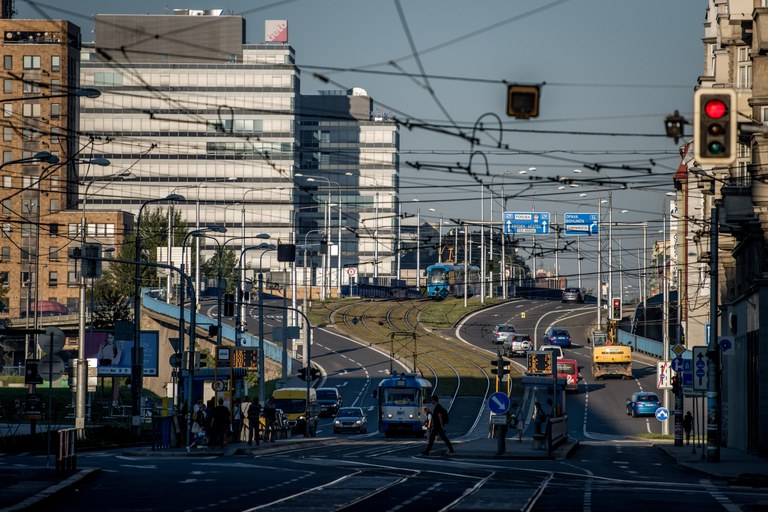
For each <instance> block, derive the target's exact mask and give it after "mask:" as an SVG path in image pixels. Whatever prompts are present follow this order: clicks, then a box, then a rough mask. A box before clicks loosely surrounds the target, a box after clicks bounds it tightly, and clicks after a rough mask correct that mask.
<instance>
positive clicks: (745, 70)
mask: <svg viewBox="0 0 768 512" xmlns="http://www.w3.org/2000/svg"><path fill="white" fill-rule="evenodd" d="M737 87H740V88H742V89H750V88H751V87H752V59H751V57H750V55H749V47H748V46H743V47H741V48H739V81H738V84H737Z"/></svg>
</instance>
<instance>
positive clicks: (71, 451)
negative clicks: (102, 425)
mask: <svg viewBox="0 0 768 512" xmlns="http://www.w3.org/2000/svg"><path fill="white" fill-rule="evenodd" d="M58 432H59V450H58V453H57V454H56V472H57V473H64V472H69V471H74V470H75V469H76V467H77V456H76V453H75V439H76V437H77V429H76V428H65V429H62V430H59V431H58Z"/></svg>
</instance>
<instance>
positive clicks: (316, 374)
mask: <svg viewBox="0 0 768 512" xmlns="http://www.w3.org/2000/svg"><path fill="white" fill-rule="evenodd" d="M309 378H310V379H311V380H317V379H319V378H320V370H319V369H317V368H315V367H314V366H313V367H311V368H310V369H309Z"/></svg>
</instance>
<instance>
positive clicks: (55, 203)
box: [51, 199, 59, 234]
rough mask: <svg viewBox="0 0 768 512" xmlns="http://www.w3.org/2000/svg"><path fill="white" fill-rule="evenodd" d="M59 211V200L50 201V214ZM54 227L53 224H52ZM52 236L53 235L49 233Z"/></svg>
mask: <svg viewBox="0 0 768 512" xmlns="http://www.w3.org/2000/svg"><path fill="white" fill-rule="evenodd" d="M57 211H59V200H58V199H51V213H53V212H57ZM54 225H55V224H54ZM51 234H53V233H51Z"/></svg>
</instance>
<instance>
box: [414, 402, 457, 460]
mask: <svg viewBox="0 0 768 512" xmlns="http://www.w3.org/2000/svg"><path fill="white" fill-rule="evenodd" d="M431 423H432V424H431V428H430V431H429V442H428V443H427V447H426V448H425V449H424V451H423V452H421V454H422V455H429V451H430V450H431V449H432V445H433V444H434V443H435V438H436V437H437V436H440V439H442V440H443V442H444V443H445V445H446V446H447V447H448V453H455V452H454V450H453V445H452V444H451V441H450V439H448V436H447V435H446V434H445V425H447V424H448V411H447V410H446V408H445V407H443V406H442V405H441V404H440V399H439V398H438V396H437V395H432V422H431Z"/></svg>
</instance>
